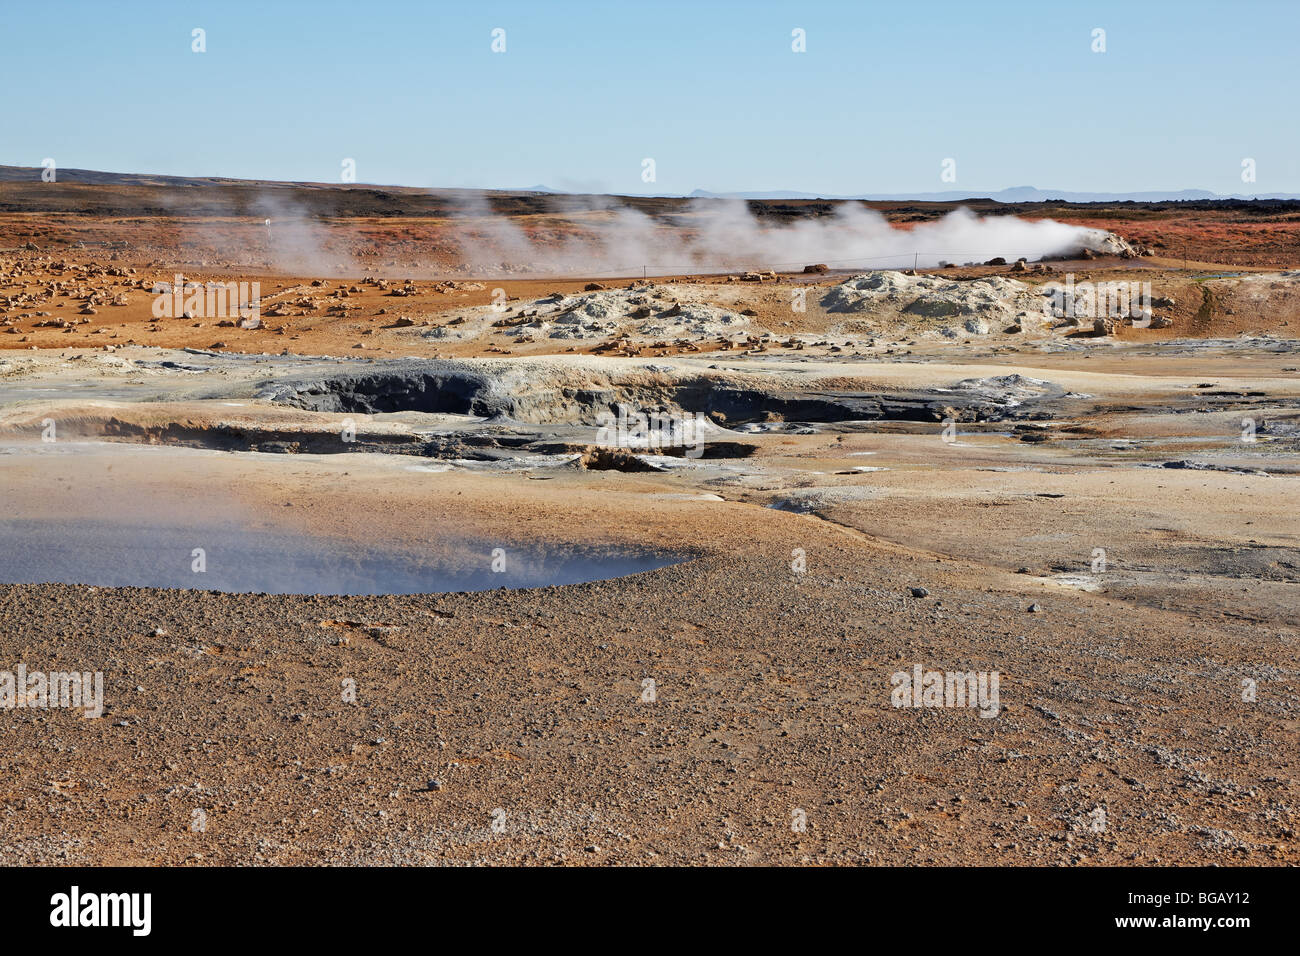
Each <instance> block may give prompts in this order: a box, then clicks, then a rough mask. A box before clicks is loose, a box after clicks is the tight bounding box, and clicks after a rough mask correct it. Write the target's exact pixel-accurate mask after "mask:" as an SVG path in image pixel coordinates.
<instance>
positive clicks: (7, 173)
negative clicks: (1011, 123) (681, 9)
mask: <svg viewBox="0 0 1300 956" xmlns="http://www.w3.org/2000/svg"><path fill="white" fill-rule="evenodd" d="M41 172H42V170H41V168H40V167H39V166H36V167H32V166H0V183H33V182H40V181H41ZM58 182H60V183H72V184H77V185H88V186H164V187H169V186H170V187H177V186H188V187H202V186H257V187H259V188H268V187H271V188H286V189H296V190H303V189H311V190H319V189H331V188H346V189H357V190H382V191H392V192H401V193H427V192H438V193H448V194H453V193H538V194H548V195H554V196H571V195H590V194H586V193H573V192H571V191H569V190H567V189H555V188H554V187H552V186H547V185H544V184H542V183H538V184H537V185H535V186H528V187H525V188H523V189H508V188H507V189H503V188H496V189H465V188H458V189H439V188H436V187H433V188H430V189H424V188H421V187H415V186H382V185H378V184H372V183H347V184H339V183H314V182H292V181H279V180H248V179H230V178H228V177H224V176H168V175H163V174H155V173H108V172H101V171H99V170H93V169H73V168H68V169H59V170H58ZM617 195H620V196H624V197H627V198H632V199H650V198H665V199H679V198H683V196H682V194H681V193H662V192H651V193H618V194H617ZM685 198H688V199H757V200H767V201H771V200H782V199H824V200H851V199H861V200H866V201H869V202H963V201H966V200H977V199H988V200H993V201H994V202H1003V203H1031V202H1052V201H1057V202H1071V203H1087V202H1098V203H1116V202H1191V201H1197V200H1199V201H1202V202H1204V201H1207V200H1209V201H1214V200H1225V199H1230V200H1237V201H1250V200H1252V199H1280V200H1300V193H1259V194H1257V195H1253V196H1252V195H1244V194H1241V193H1234V194H1232V195H1230V196H1225V195H1221V194H1219V193H1213V192H1210V191H1209V190H1208V189H1180V190H1168V191H1160V190H1149V191H1146V192H1131V193H1092V192H1074V191H1071V190H1067V189H1038V188H1037V187H1035V186H1013V187H1011V188H1010V189H1000V190H998V191H996V192H972V191H970V190H960V189H951V190H947V191H945V192H932V193H858V194H857V195H852V196H842V195H835V194H831V193H810V192H799V191H797V190H791V189H772V190H766V191H759V192H722V193H719V192H711V191H709V190H707V189H696V190H694V191H693V192H690V193H688V194H686V196H685Z"/></svg>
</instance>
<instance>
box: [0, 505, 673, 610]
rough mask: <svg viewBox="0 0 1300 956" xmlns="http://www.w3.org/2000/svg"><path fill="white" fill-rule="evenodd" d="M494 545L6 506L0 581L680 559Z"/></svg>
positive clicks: (324, 584) (322, 575)
mask: <svg viewBox="0 0 1300 956" xmlns="http://www.w3.org/2000/svg"><path fill="white" fill-rule="evenodd" d="M498 547H499V546H498V545H495V544H493V543H490V542H458V543H456V544H455V545H449V546H444V547H440V548H439V549H438V550H437V551H435V552H427V553H423V552H420V551H415V550H407V549H403V550H399V551H394V550H391V549H378V548H366V547H364V546H358V545H357V543H356V542H352V541H339V540H332V539H326V538H319V537H315V536H312V535H307V534H301V533H296V532H286V531H282V530H275V531H264V530H249V529H232V528H229V527H226V528H222V527H216V526H207V527H202V526H199V527H180V526H168V527H156V526H153V527H149V526H142V525H135V524H119V523H113V522H107V521H105V522H86V521H63V520H54V521H51V520H34V519H22V518H7V519H0V583H4V584H50V583H58V584H88V585H96V586H101V587H127V586H133V587H155V588H190V589H195V590H205V591H226V592H241V593H266V594H330V595H373V594H424V593H429V592H437V591H487V590H491V589H493V588H503V587H504V588H525V587H542V586H545V585H558V584H576V583H579V582H583V581H596V580H603V579H607V578H616V577H621V576H623V575H627V574H635V573H636V572H638V571H650V570H653V569H655V568H661V567H665V566H667V565H670V564H674V563H677V562H678V561H680V560H683V557H682V556H680V555H670V554H663V553H658V552H649V551H633V550H624V551H611V550H607V549H583V548H564V547H555V548H550V549H545V548H540V547H531V548H523V547H519V546H514V545H511V546H505V547H500V550H499V551H496V553H495V554H494V550H496V549H497V548H498ZM196 549H199V553H196ZM494 564H495V565H496V567H499V568H502V570H499V571H498V570H493V566H494ZM200 568H201V570H200Z"/></svg>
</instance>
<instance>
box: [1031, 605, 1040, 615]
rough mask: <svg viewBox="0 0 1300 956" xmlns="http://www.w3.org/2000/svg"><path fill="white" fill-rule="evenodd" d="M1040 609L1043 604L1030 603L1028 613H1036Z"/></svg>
mask: <svg viewBox="0 0 1300 956" xmlns="http://www.w3.org/2000/svg"><path fill="white" fill-rule="evenodd" d="M1042 609H1043V606H1042V605H1041V604H1031V605H1029V613H1030V614H1037V613H1038V612H1039V611H1041V610H1042Z"/></svg>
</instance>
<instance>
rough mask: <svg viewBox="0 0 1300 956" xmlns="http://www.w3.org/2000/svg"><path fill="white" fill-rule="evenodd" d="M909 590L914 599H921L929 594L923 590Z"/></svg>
mask: <svg viewBox="0 0 1300 956" xmlns="http://www.w3.org/2000/svg"><path fill="white" fill-rule="evenodd" d="M910 590H911V592H912V597H914V598H923V597H925V596H927V595H928V594H929V593H930V592H929V591H927V590H926V589H925V588H911V589H910Z"/></svg>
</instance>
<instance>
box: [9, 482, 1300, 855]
mask: <svg viewBox="0 0 1300 956" xmlns="http://www.w3.org/2000/svg"><path fill="white" fill-rule="evenodd" d="M503 481H507V482H509V484H510V488H509V489H508V491H509V494H502V490H503V489H502V488H500V487H498V488H497V490H496V492H494V494H496V495H498V497H497V498H496V499H494V500H495V502H498V503H500V502H505V503H504V504H494V505H493V507H496V508H498V510H499V511H501V513H502V514H503V515H504V517H503V518H502V520H503V521H506V520H507V519H508V521H509V522H525V523H526V522H527V521H529V520H531V518H532V517H534V516H535V517H537V520H538V521H542V522H545V521H554V520H557V519H556V518H555V517H554V514H553V509H552V512H551V513H548V514H547V515H545V516H543V514H542V512H541V510H540V507H541V504H542V502H540V501H539V500H537V499H535V498H531V497H530V488H535V487H536V484H532V485H530V483H529V482H527V481H522V480H519V481H516V480H513V479H503ZM473 493H474V492H473V489H472V486H470V485H466V490H465V494H466V495H472V494H473ZM482 494H483V495H484V496H486V495H487V494H488V492H482ZM530 509H532V510H530ZM611 513H613V512H611ZM599 520H601V521H609V520H610V514H605V515H602V516H600V517H599ZM635 520H636V522H637V523H641V522H644V523H645V524H646V526H647V527H649V526H653V527H655V528H657V529H658V533H659V535H660V536H661V537H663V538H664V539H668V538H671V537H673V536H677V538H678V541H679V543H680V544H681V545H682V546H683V547H689V548H691V549H696V550H698V551H699V552H700V555H701V556H700V557H698V558H696V559H695V560H693V561H690V562H688V563H684V564H680V565H676V566H672V567H668V568H663V569H660V570H658V571H653V572H649V573H645V574H641V575H636V576H632V577H628V578H623V579H619V580H614V581H609V582H602V583H592V584H583V585H574V586H568V587H564V588H547V589H540V590H533V591H513V592H512V591H495V592H483V593H477V594H458V595H430V596H411V597H365V598H355V597H353V598H335V597H284V596H256V595H226V594H215V593H204V592H162V591H152V590H147V589H98V590H96V589H92V588H86V587H74V586H57V585H40V586H35V585H10V586H4V587H0V622H2V623H3V627H0V654H2V655H3V657H4V658H5V659H8V660H14V659H17V658H18V655H20V654H21V657H22V659H24V660H26V661H28V662H29V666H36V663H35V662H45V661H49V662H56V661H68V660H72V659H75V660H76V661H77V662H78V665H79V666H80V667H82V668H84V669H89V670H102V671H103V672H104V674H105V683H106V699H107V707H108V711H107V713H106V714H105V716H104V717H103V718H101V719H98V720H86V719H83V718H81V717H80V716H77V715H76V714H73V713H69V712H66V711H62V712H60V711H48V712H47V711H10V712H7V713H5V714H3V715H0V720H2V721H3V724H4V730H3V733H4V738H5V740H6V747H5V748H4V749H5V756H4V764H5V774H4V779H5V784H4V785H3V787H2V788H0V847H2V849H0V862H4V863H7V864H17V863H81V862H89V863H167V864H180V863H185V862H188V863H190V864H196V863H197V864H234V863H244V864H246V863H259V862H266V863H306V864H345V863H361V864H368V863H381V864H383V863H417V864H439V863H451V864H466V863H476V862H491V863H541V864H547V863H553V862H567V863H569V864H610V863H616V864H634V863H636V864H644V863H688V862H689V863H709V864H717V865H733V864H743V863H791V864H796V863H808V862H813V863H836V864H839V863H874V864H907V863H913V864H915V863H919V864H930V863H961V864H1050V863H1086V864H1096V863H1100V864H1118V863H1125V862H1134V863H1138V864H1154V863H1160V864H1192V863H1219V864H1229V865H1230V864H1239V863H1265V864H1285V863H1295V862H1297V854H1296V849H1295V844H1294V830H1295V826H1296V813H1297V811H1296V805H1297V802H1298V801H1300V793H1297V789H1298V785H1297V783H1296V782H1295V780H1296V776H1297V774H1296V761H1297V754H1298V753H1300V748H1298V747H1297V743H1298V742H1300V733H1298V732H1297V731H1298V730H1300V723H1298V722H1297V721H1296V719H1295V716H1294V709H1293V708H1292V706H1291V704H1289V703H1287V702H1288V701H1294V699H1295V694H1296V690H1297V687H1296V681H1295V673H1296V671H1295V663H1296V660H1295V659H1296V647H1295V645H1294V643H1293V642H1291V641H1290V640H1287V639H1283V638H1280V637H1279V635H1278V633H1277V631H1276V629H1275V628H1272V627H1269V626H1266V625H1260V624H1258V623H1252V622H1249V621H1243V620H1237V619H1233V618H1230V617H1220V618H1216V619H1215V620H1214V621H1213V622H1212V625H1211V624H1210V623H1209V622H1207V621H1206V620H1204V618H1203V616H1202V612H1201V611H1199V610H1197V609H1196V608H1178V607H1175V608H1173V609H1164V608H1151V607H1146V608H1138V607H1136V606H1134V605H1131V604H1127V603H1124V602H1122V601H1118V600H1114V599H1113V598H1112V597H1108V596H1106V595H1102V594H1089V593H1082V592H1073V591H1060V592H1053V593H1050V594H1044V592H1043V591H1041V590H1038V591H1035V590H1032V589H1031V587H1030V586H1029V585H1028V584H1026V583H1024V579H1023V578H1018V577H1017V576H1016V575H1014V574H1010V573H1007V572H1005V571H998V570H995V569H990V568H989V567H986V566H981V565H978V564H975V563H973V562H971V561H969V560H966V559H957V558H946V557H943V556H940V555H936V554H933V553H930V552H925V551H921V550H915V549H910V548H907V547H904V546H902V545H898V544H891V543H888V542H884V541H881V540H879V539H875V538H872V537H869V536H867V535H865V534H863V533H861V532H858V531H853V530H850V529H847V528H845V527H843V526H841V525H838V524H834V523H832V522H829V521H827V520H824V519H822V518H819V517H815V516H807V515H795V514H787V513H783V512H775V511H772V510H770V509H764V508H760V507H756V506H754V505H750V504H744V503H738V502H730V501H729V502H711V503H700V502H673V503H671V504H665V503H661V504H657V505H656V504H654V503H652V502H647V503H645V504H644V505H643V506H641V513H640V514H638V515H637V517H636V519H635ZM795 548H802V549H804V550H805V551H806V554H807V567H808V569H807V571H806V572H805V573H803V574H801V575H800V574H795V573H792V572H791V571H790V570H789V565H790V561H791V553H792V550H793V549H795ZM916 584H923V585H924V586H925V587H927V588H928V589H929V591H930V596H929V597H927V598H925V599H921V600H917V599H914V598H910V597H908V596H907V595H908V592H909V587H910V586H913V585H916ZM1035 602H1037V603H1039V604H1040V605H1041V607H1042V610H1041V611H1040V612H1038V613H1027V608H1028V607H1029V605H1030V604H1031V603H1035ZM1263 661H1269V662H1272V664H1274V665H1277V666H1273V667H1271V669H1270V668H1265V671H1267V672H1268V673H1267V674H1265V679H1264V680H1262V681H1261V695H1260V701H1259V702H1258V703H1255V704H1245V703H1243V702H1242V701H1241V699H1240V691H1239V687H1238V685H1239V684H1240V680H1241V678H1242V676H1244V675H1254V676H1259V675H1260V674H1261V667H1260V662H1263ZM913 662H920V663H923V664H924V665H925V666H926V667H927V668H935V669H960V670H965V669H976V670H997V671H999V672H1000V674H1001V703H1002V708H1003V710H1002V713H1001V714H1000V716H998V717H997V718H995V719H982V718H980V717H979V716H978V715H977V714H976V713H975V712H974V711H971V710H944V709H917V710H912V709H895V708H893V707H891V706H890V697H889V676H890V674H891V673H892V672H894V671H897V670H905V669H908V668H910V667H911V665H912V664H913ZM51 666H53V664H51ZM647 677H648V678H651V679H653V680H654V682H655V686H656V690H657V695H656V696H657V699H656V700H654V701H643V700H642V681H643V679H644V678H647ZM347 678H351V679H354V680H355V681H356V682H357V697H358V701H357V703H355V704H348V703H345V702H343V700H342V697H341V694H340V685H341V682H342V681H343V680H345V679H347ZM431 781H437V783H436V784H434V785H432V786H431ZM1098 808H1100V810H1101V813H1102V814H1103V815H1104V816H1102V815H1099V813H1098ZM195 810H202V811H203V812H204V813H205V814H206V826H205V827H204V828H203V830H202V832H195V831H194V830H193V829H192V828H191V824H192V822H193V820H194V819H195V815H194V811H195ZM796 810H803V811H804V813H805V814H806V819H807V829H806V831H805V832H796V831H795V830H794V829H793V828H792V825H791V824H792V819H793V814H794V812H795V811H796ZM1098 819H1104V821H1105V826H1104V827H1098V826H1096V821H1097V820H1098Z"/></svg>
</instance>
